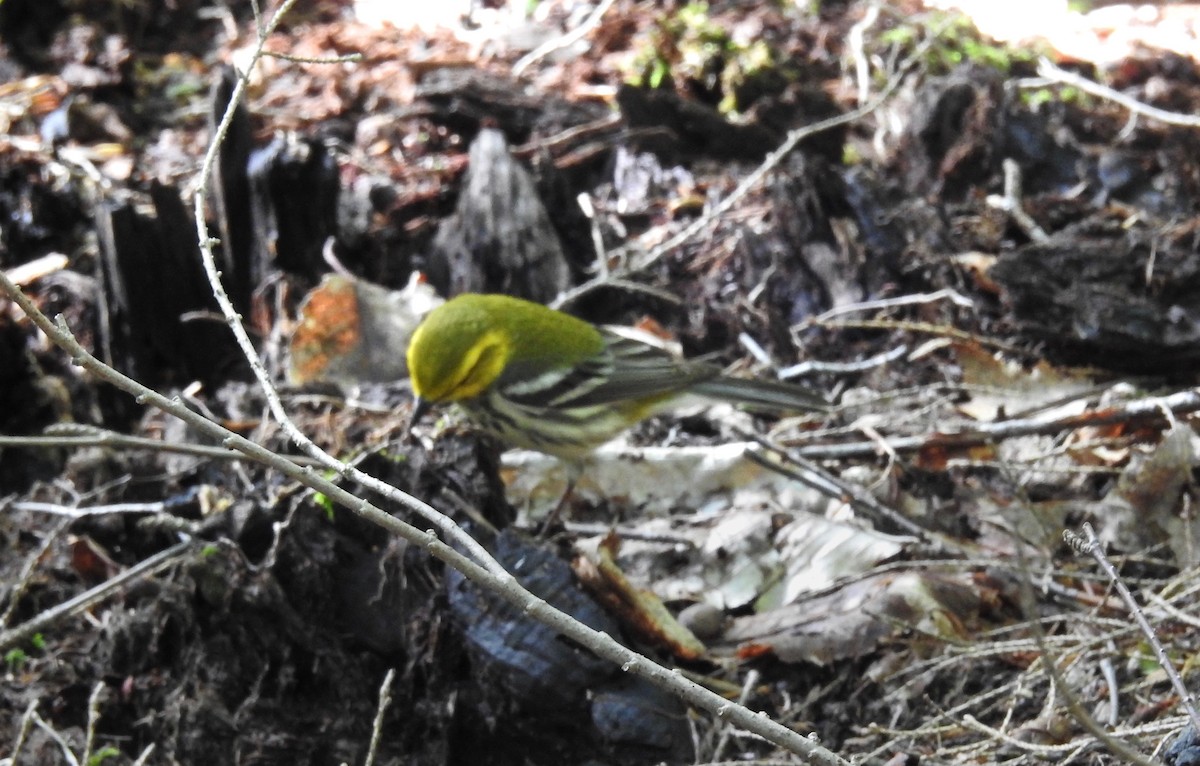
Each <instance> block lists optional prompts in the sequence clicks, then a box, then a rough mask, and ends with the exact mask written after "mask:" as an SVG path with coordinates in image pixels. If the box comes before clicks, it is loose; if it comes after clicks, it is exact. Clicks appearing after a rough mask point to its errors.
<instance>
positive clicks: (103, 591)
mask: <svg viewBox="0 0 1200 766" xmlns="http://www.w3.org/2000/svg"><path fill="white" fill-rule="evenodd" d="M193 545H194V543H192V542H191V541H185V542H182V543H177V544H175V545H173V546H171V547H170V548H167V549H166V550H163V551H159V552H158V553H156V554H154V555H153V556H151V557H150V558H148V559H146V560H144V561H141V562H139V563H138V564H137V565H136V566H132V567H130V568H129V569H126V570H125V571H124V572H121V573H120V574H118V575H116V576H115V577H112V578H110V579H108V580H105V581H104V582H102V583H100V584H99V585H97V586H96V587H94V588H91V589H89V590H87V591H85V592H83V593H80V594H79V595H78V596H75V597H74V598H72V599H69V600H67V601H64V602H63V603H61V604H59V605H58V606H56V607H52V608H50V609H46V610H45V611H43V612H40V613H39V614H38V615H37V616H36V617H33V618H31V619H29V620H28V621H26V622H23V623H21V624H20V625H18V626H17V627H15V628H10V629H8V630H5V631H4V632H2V633H0V652H3V651H6V650H8V649H10V648H12V647H14V646H18V645H20V644H23V643H25V642H26V641H28V640H29V639H31V638H32V637H33V636H34V635H35V634H37V633H41V632H42V631H44V630H46V628H48V627H50V626H51V625H54V624H55V623H57V622H58V621H59V620H63V619H66V618H67V617H70V616H72V615H75V614H79V613H80V612H82V611H84V610H85V609H89V608H91V607H92V606H95V605H96V604H98V603H100V602H101V601H103V600H104V599H106V598H108V597H109V596H110V595H112V594H113V592H114V591H116V590H117V589H118V588H120V587H121V586H123V585H125V584H126V583H129V582H132V581H134V580H137V579H139V578H141V577H150V576H151V575H153V574H155V573H157V572H160V571H162V570H163V569H165V568H167V567H168V566H170V565H171V564H174V563H175V562H176V561H177V560H178V559H179V558H180V557H182V556H183V554H184V553H186V552H187V551H188V550H189V549H190V548H191V547H192V546H193Z"/></svg>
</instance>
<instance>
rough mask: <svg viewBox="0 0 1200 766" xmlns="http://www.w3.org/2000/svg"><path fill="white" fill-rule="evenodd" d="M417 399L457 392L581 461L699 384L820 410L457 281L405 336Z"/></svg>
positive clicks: (532, 444) (422, 406)
mask: <svg viewBox="0 0 1200 766" xmlns="http://www.w3.org/2000/svg"><path fill="white" fill-rule="evenodd" d="M407 356H408V370H409V374H410V376H411V380H412V388H413V393H414V395H415V397H416V403H415V405H414V408H413V422H414V423H415V422H416V421H417V419H418V418H419V417H420V416H421V414H423V413H424V412H425V411H426V410H427V409H428V408H429V406H430V405H433V404H442V403H455V404H458V405H460V406H461V407H462V409H463V410H465V412H466V414H467V416H468V417H469V418H470V419H471V420H472V421H474V422H475V423H476V424H477V425H478V426H480V427H481V428H482V429H484V430H485V431H488V432H490V433H492V434H494V435H496V436H498V437H499V438H500V439H502V440H503V441H505V442H508V443H509V444H511V445H514V446H518V447H525V448H527V449H533V450H537V451H540V452H545V453H548V454H550V455H554V456H557V457H559V458H563V459H565V460H567V461H570V462H574V461H578V460H579V459H580V458H582V457H583V456H584V455H585V454H587V453H588V452H590V451H591V450H592V449H593V448H595V447H597V446H599V445H601V444H603V443H604V442H607V441H609V440H610V439H612V438H613V437H615V436H616V435H617V434H619V433H620V432H622V431H624V430H625V429H626V428H629V427H630V426H632V425H634V424H635V423H637V422H639V421H640V420H642V419H644V418H646V417H649V416H650V415H653V414H655V413H658V412H660V411H662V410H664V409H667V408H669V407H670V406H671V405H672V404H674V403H677V402H678V401H679V400H680V399H681V398H683V397H685V396H688V395H697V396H700V397H704V398H707V399H710V400H717V401H725V402H732V403H735V404H742V405H747V406H750V407H756V408H767V409H772V410H777V411H778V410H784V411H787V410H799V411H823V410H827V409H828V408H829V406H828V404H827V403H826V402H825V401H824V400H823V399H822V398H821V397H819V396H817V395H816V394H813V393H811V392H810V391H808V390H806V389H803V388H801V387H799V386H795V385H791V384H787V383H780V382H774V381H765V380H754V379H744V378H734V377H730V376H727V375H724V374H722V371H721V369H720V368H719V367H717V366H715V365H712V364H708V363H704V362H695V361H686V360H682V359H679V358H676V357H675V356H674V355H672V354H671V353H670V352H668V351H666V350H665V349H661V348H658V347H656V346H653V345H650V344H648V343H642V342H640V341H637V340H634V339H631V338H627V337H624V336H622V335H618V334H616V333H614V332H613V331H611V330H608V329H604V328H601V327H597V326H595V325H592V324H590V323H588V322H585V321H583V320H582V319H579V318H577V317H573V316H571V315H570V314H565V313H563V312H561V311H556V310H554V309H551V308H549V307H546V306H543V305H541V304H538V303H532V302H530V301H526V300H521V299H519V298H513V297H511V296H507V295H480V294H475V293H465V294H462V295H459V296H457V297H455V298H452V299H451V300H449V301H447V302H446V303H444V304H442V305H441V306H438V307H437V308H435V309H434V310H432V311H431V312H429V314H428V315H426V317H425V318H424V320H423V321H422V322H421V324H420V325H419V326H418V327H417V329H416V331H415V332H414V333H413V336H412V340H411V341H410V343H409V346H408V355H407Z"/></svg>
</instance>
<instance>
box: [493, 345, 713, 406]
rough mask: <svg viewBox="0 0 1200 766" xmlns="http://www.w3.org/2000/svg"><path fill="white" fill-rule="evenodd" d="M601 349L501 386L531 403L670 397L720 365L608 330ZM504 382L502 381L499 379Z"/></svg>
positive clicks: (592, 402)
mask: <svg viewBox="0 0 1200 766" xmlns="http://www.w3.org/2000/svg"><path fill="white" fill-rule="evenodd" d="M604 340H605V349H604V352H603V353H601V354H598V355H597V356H594V357H591V358H589V359H586V360H584V361H583V362H580V363H579V364H576V365H574V366H570V367H560V368H555V369H552V370H547V371H545V372H542V373H541V374H539V375H536V376H532V377H525V376H521V377H520V378H515V379H516V380H521V382H519V383H513V384H511V385H508V386H504V393H505V396H506V397H507V398H508V399H509V400H511V401H512V402H513V403H515V404H518V405H522V406H530V407H559V408H570V407H592V406H596V405H603V404H613V403H618V402H636V401H639V400H646V399H655V398H659V397H668V396H671V395H672V394H676V393H679V392H681V391H683V390H684V389H687V388H690V387H691V386H694V385H696V384H697V383H699V382H701V381H705V380H710V379H712V378H715V377H716V376H717V375H718V374H719V370H718V369H717V368H715V367H710V366H708V365H704V364H694V363H688V362H684V361H681V360H679V359H676V358H675V357H674V356H672V355H671V354H670V353H668V352H667V351H665V350H663V349H660V348H656V347H654V346H651V345H649V344H646V343H642V342H640V341H637V340H633V339H630V338H624V337H621V336H618V335H615V334H612V333H609V332H607V331H606V332H605V334H604ZM502 385H503V381H502Z"/></svg>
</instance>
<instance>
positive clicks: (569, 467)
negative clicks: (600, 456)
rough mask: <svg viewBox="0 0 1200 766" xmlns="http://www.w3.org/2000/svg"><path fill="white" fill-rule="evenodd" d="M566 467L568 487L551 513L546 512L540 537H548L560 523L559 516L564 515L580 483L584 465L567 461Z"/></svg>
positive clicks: (539, 528) (539, 531)
mask: <svg viewBox="0 0 1200 766" xmlns="http://www.w3.org/2000/svg"><path fill="white" fill-rule="evenodd" d="M564 467H565V468H566V472H567V486H566V489H564V490H563V493H562V497H560V498H558V502H557V503H555V504H554V508H552V509H551V510H550V513H548V514H546V518H545V520H544V521H542V524H541V526H540V527H538V531H537V536H538V537H547V536H548V535H549V534H550V530H551V529H553V528H554V525H555V524H557V523H558V517H559V516H560V515H562V512H563V509H564V508H566V507H567V506H568V505H569V504H570V502H571V498H572V496H573V495H574V494H575V485H577V484H578V483H579V477H580V475H581V474H582V473H583V466H582V465H579V464H578V463H575V462H569V463H566V464H565V466H564Z"/></svg>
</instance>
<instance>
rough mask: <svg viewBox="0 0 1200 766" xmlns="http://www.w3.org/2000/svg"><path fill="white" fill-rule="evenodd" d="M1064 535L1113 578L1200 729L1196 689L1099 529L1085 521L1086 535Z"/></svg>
mask: <svg viewBox="0 0 1200 766" xmlns="http://www.w3.org/2000/svg"><path fill="white" fill-rule="evenodd" d="M1063 539H1064V540H1066V542H1067V544H1068V545H1070V546H1071V547H1072V548H1074V549H1075V551H1076V552H1078V553H1086V554H1088V555H1089V556H1091V557H1092V558H1094V559H1095V560H1096V563H1097V564H1099V565H1100V568H1101V569H1103V570H1104V573H1105V574H1107V575H1108V577H1109V579H1110V580H1111V581H1112V585H1113V587H1114V588H1116V589H1117V594H1118V595H1119V596H1120V597H1121V600H1122V601H1124V602H1125V605H1126V606H1128V607H1129V612H1130V614H1132V615H1133V619H1134V620H1135V621H1136V622H1137V624H1138V628H1140V629H1141V631H1142V635H1144V636H1145V637H1146V640H1147V641H1148V642H1149V643H1150V646H1151V648H1152V649H1154V656H1155V658H1156V659H1157V660H1158V664H1159V667H1161V668H1162V669H1163V672H1164V673H1166V674H1167V678H1169V679H1170V680H1171V686H1173V687H1174V688H1175V693H1176V694H1178V695H1179V701H1180V703H1181V704H1182V705H1183V709H1184V710H1185V711H1186V712H1187V714H1188V717H1189V718H1191V719H1192V726H1193V727H1194V728H1196V729H1197V730H1200V715H1197V713H1196V707H1195V706H1194V705H1193V704H1192V693H1191V692H1190V691H1188V688H1187V685H1186V684H1184V682H1183V678H1181V677H1180V675H1179V671H1177V670H1176V669H1175V663H1173V662H1171V658H1170V657H1168V656H1167V650H1166V649H1164V648H1163V645H1162V642H1161V641H1159V640H1158V634H1157V633H1155V632H1154V628H1153V627H1151V625H1150V622H1149V621H1148V620H1147V619H1146V615H1145V613H1144V612H1143V611H1142V608H1141V607H1140V606H1138V603H1137V601H1136V600H1135V599H1134V597H1133V594H1132V593H1130V592H1129V588H1128V587H1127V586H1126V585H1125V583H1124V582H1123V581H1122V580H1121V576H1120V575H1119V574H1118V573H1117V570H1116V568H1115V567H1114V566H1113V565H1112V562H1111V561H1109V560H1108V556H1106V555H1104V548H1103V547H1102V546H1101V545H1100V541H1099V540H1098V539H1096V533H1095V531H1094V530H1093V529H1092V525H1091V524H1089V523H1087V522H1086V521H1085V522H1084V523H1083V537H1082V538H1081V537H1080V536H1079V535H1076V534H1075V533H1073V532H1071V531H1070V530H1066V531H1064V532H1063Z"/></svg>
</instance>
